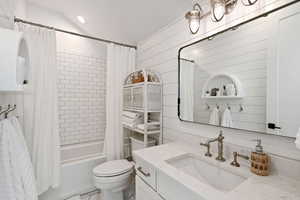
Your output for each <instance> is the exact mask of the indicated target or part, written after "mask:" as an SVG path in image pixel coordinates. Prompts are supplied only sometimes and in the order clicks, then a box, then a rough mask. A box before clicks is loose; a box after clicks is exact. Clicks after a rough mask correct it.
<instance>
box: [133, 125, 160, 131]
mask: <svg viewBox="0 0 300 200" xmlns="http://www.w3.org/2000/svg"><path fill="white" fill-rule="evenodd" d="M136 127H137V128H138V129H140V130H142V131H145V130H146V129H145V124H138V125H137V126H136ZM159 129H160V125H158V124H157V125H152V124H149V125H148V126H147V130H148V131H156V130H159Z"/></svg>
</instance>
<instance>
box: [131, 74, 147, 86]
mask: <svg viewBox="0 0 300 200" xmlns="http://www.w3.org/2000/svg"><path fill="white" fill-rule="evenodd" d="M144 81H145V79H144V75H143V72H141V71H140V72H135V73H134V75H133V79H132V83H142V82H144Z"/></svg>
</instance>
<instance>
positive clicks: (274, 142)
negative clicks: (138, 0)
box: [137, 0, 300, 160]
mask: <svg viewBox="0 0 300 200" xmlns="http://www.w3.org/2000/svg"><path fill="white" fill-rule="evenodd" d="M287 2H289V1H287V0H283V1H279V0H277V1H276V0H265V1H261V0H260V1H258V3H257V4H256V5H254V6H252V7H244V6H242V5H241V3H240V2H239V3H238V5H237V7H236V9H235V10H234V11H233V13H231V14H230V15H227V16H226V17H225V18H224V19H223V21H222V22H219V23H213V22H211V20H210V18H205V19H203V20H202V21H201V26H200V31H199V33H198V34H196V35H192V34H191V33H190V32H189V30H188V26H187V21H186V20H185V19H184V13H183V16H182V18H180V19H178V20H176V21H174V22H173V23H171V24H168V25H167V26H166V27H164V28H163V29H161V30H159V31H158V32H156V33H155V34H153V35H152V36H151V37H149V38H147V39H146V40H144V41H141V42H140V43H139V44H138V53H137V55H138V58H137V60H138V61H137V64H138V66H137V67H138V68H148V69H152V70H155V71H157V72H159V73H160V74H161V77H162V79H163V85H164V86H163V94H164V95H163V96H164V102H163V104H164V107H163V108H164V112H163V115H164V116H163V131H164V140H165V142H168V141H176V140H186V141H187V142H197V143H198V142H199V141H201V139H203V137H205V138H207V137H210V138H211V137H215V136H216V135H217V134H218V130H219V128H215V127H211V126H206V125H199V124H192V123H185V122H181V121H180V120H179V119H178V117H177V88H178V84H177V83H178V80H177V73H178V72H177V70H178V63H177V56H178V50H179V48H180V47H182V46H184V45H187V44H190V43H192V42H195V41H197V40H200V39H202V38H205V37H208V36H210V35H212V34H213V33H216V32H218V31H220V30H223V29H225V28H227V27H231V26H234V25H237V24H239V23H241V22H242V21H245V20H247V19H250V18H252V17H255V16H257V15H258V14H262V13H264V12H265V11H267V10H270V9H273V8H275V7H278V6H281V5H283V4H286V3H287ZM257 28H258V29H259V27H257ZM246 58H247V57H246ZM246 58H245V59H246ZM258 101H259V100H258ZM224 134H225V137H226V139H225V141H227V142H230V143H234V144H238V145H241V146H247V147H250V148H252V147H254V146H255V143H254V142H252V141H251V140H252V139H255V138H261V139H263V141H264V146H265V149H266V150H267V151H269V152H272V153H274V154H277V155H284V156H287V157H293V158H295V159H298V160H300V156H299V151H298V150H296V148H295V145H294V144H293V139H289V138H282V137H277V136H272V135H266V134H257V133H253V132H247V131H237V130H232V129H226V130H225V131H224ZM199 136H200V137H199ZM278 145H280V146H281V148H278Z"/></svg>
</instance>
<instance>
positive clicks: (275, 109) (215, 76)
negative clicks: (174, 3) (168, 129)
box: [179, 3, 300, 137]
mask: <svg viewBox="0 0 300 200" xmlns="http://www.w3.org/2000/svg"><path fill="white" fill-rule="evenodd" d="M299 35H300V5H299V3H297V4H294V5H292V6H289V7H286V8H284V9H281V10H279V11H276V12H274V13H271V14H269V15H268V16H267V17H262V18H258V19H256V20H254V21H252V22H249V23H247V24H244V25H242V26H239V27H237V28H235V29H232V30H229V31H227V32H225V33H222V34H218V35H217V36H215V37H211V38H209V39H206V40H203V41H199V42H197V43H194V44H192V45H188V46H186V47H184V48H182V49H181V51H180V59H179V64H180V67H179V69H180V70H179V73H180V76H179V77H180V95H179V98H180V105H179V117H180V119H181V120H183V121H189V122H196V123H202V124H209V125H214V126H222V127H227V128H234V129H244V130H250V131H256V132H263V133H269V134H277V135H282V136H289V137H295V136H296V134H297V132H298V130H299V128H300V109H299V108H300V94H299V87H300V79H299V74H300V67H299V65H300V56H299V52H300V38H299Z"/></svg>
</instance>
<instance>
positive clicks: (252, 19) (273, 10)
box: [177, 0, 300, 134]
mask: <svg viewBox="0 0 300 200" xmlns="http://www.w3.org/2000/svg"><path fill="white" fill-rule="evenodd" d="M297 2H300V0H295V1H291V2H289V3H287V4H285V5H282V6H280V7H278V8H275V9H272V10H270V11H268V12H266V13H263V14H260V15H258V16H256V17H253V18H251V19H249V20H246V21H244V22H241V23H240V24H238V25H234V26H231V27H229V28H226V29H224V30H222V31H220V32H217V33H215V34H212V35H210V36H208V37H205V38H203V39H200V40H198V41H196V42H193V43H191V44H188V45H185V46H183V47H181V48H180V49H179V50H178V77H177V78H178V98H177V116H178V119H179V120H180V121H182V122H188V123H195V124H202V125H207V126H214V127H219V128H226V127H222V126H215V125H210V124H206V123H201V122H193V121H187V120H184V119H182V118H181V117H180V60H181V58H180V54H181V51H182V50H183V49H185V48H187V47H190V46H192V45H195V44H198V43H200V42H202V41H205V40H210V39H211V38H214V37H215V36H218V35H220V34H222V33H225V32H227V31H230V30H235V29H237V28H238V27H240V26H242V25H244V24H247V23H249V22H252V21H254V20H256V19H259V18H262V17H267V16H268V15H269V14H271V13H274V12H276V11H278V10H281V9H283V8H286V7H288V6H290V5H293V4H295V3H297ZM229 129H235V130H244V129H238V128H229ZM246 131H249V132H257V131H251V130H246ZM257 133H264V134H265V132H257Z"/></svg>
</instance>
